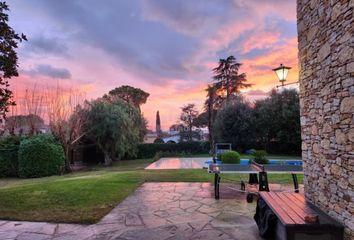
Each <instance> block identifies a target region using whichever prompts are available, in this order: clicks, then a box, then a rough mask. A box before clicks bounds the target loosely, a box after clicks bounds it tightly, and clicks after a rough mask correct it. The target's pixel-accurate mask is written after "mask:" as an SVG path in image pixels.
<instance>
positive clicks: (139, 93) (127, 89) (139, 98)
mask: <svg viewBox="0 0 354 240" xmlns="http://www.w3.org/2000/svg"><path fill="white" fill-rule="evenodd" d="M149 96H150V94H149V93H147V92H145V91H143V90H141V89H140V88H135V87H131V86H128V85H123V86H120V87H117V88H115V89H113V90H111V91H109V93H108V95H105V96H103V97H104V98H107V99H110V100H111V101H115V100H117V99H120V100H123V101H125V102H127V103H130V104H132V105H133V106H134V107H136V108H137V109H138V110H139V112H140V106H141V105H142V104H144V103H146V101H147V98H148V97H149Z"/></svg>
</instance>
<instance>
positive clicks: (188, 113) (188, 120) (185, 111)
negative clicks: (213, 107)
mask: <svg viewBox="0 0 354 240" xmlns="http://www.w3.org/2000/svg"><path fill="white" fill-rule="evenodd" d="M181 110H182V112H181V115H180V120H181V121H182V123H183V124H184V125H185V126H186V127H187V128H188V135H187V139H188V141H190V142H191V141H192V138H193V133H192V128H193V126H195V120H196V118H197V117H198V111H197V110H196V109H195V104H191V103H190V104H187V105H185V106H183V107H182V108H181Z"/></svg>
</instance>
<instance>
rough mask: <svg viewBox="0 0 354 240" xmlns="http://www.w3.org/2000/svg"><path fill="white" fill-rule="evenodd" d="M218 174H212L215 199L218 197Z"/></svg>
mask: <svg viewBox="0 0 354 240" xmlns="http://www.w3.org/2000/svg"><path fill="white" fill-rule="evenodd" d="M220 179H221V178H220V176H219V174H217V173H216V174H215V176H214V196H215V199H219V198H220Z"/></svg>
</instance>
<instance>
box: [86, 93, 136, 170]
mask: <svg viewBox="0 0 354 240" xmlns="http://www.w3.org/2000/svg"><path fill="white" fill-rule="evenodd" d="M80 114H81V115H83V117H84V118H85V119H86V122H85V124H84V125H83V132H84V133H85V134H86V136H87V137H89V138H90V139H92V140H93V141H94V142H95V143H96V144H97V145H98V146H99V148H100V149H101V150H102V152H103V154H104V157H105V165H111V164H112V161H113V160H119V159H121V158H122V157H123V156H125V155H127V154H129V155H131V156H134V155H135V154H136V152H137V144H138V142H139V127H138V126H140V121H141V118H140V116H141V115H140V114H139V113H138V111H137V110H136V109H135V107H133V106H131V105H130V104H128V103H125V102H123V101H120V100H117V101H114V102H112V103H109V102H106V101H101V100H95V101H92V102H87V103H86V107H85V108H83V109H82V111H81V113H80Z"/></svg>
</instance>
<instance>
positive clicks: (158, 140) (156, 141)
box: [154, 138, 165, 143]
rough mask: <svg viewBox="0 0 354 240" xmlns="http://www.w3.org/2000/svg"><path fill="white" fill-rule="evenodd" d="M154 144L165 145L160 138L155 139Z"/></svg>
mask: <svg viewBox="0 0 354 240" xmlns="http://www.w3.org/2000/svg"><path fill="white" fill-rule="evenodd" d="M154 143H165V142H164V141H163V140H162V138H156V139H155V140H154Z"/></svg>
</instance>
